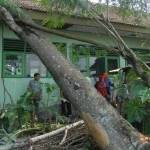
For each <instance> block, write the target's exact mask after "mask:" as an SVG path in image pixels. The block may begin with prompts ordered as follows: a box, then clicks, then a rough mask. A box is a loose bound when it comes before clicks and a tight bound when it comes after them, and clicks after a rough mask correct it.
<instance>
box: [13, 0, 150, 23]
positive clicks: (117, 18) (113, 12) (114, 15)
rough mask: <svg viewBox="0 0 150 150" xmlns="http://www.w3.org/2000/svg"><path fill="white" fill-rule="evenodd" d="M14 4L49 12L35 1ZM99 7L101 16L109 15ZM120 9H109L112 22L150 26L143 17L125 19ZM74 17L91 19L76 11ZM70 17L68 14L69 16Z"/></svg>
mask: <svg viewBox="0 0 150 150" xmlns="http://www.w3.org/2000/svg"><path fill="white" fill-rule="evenodd" d="M12 1H14V2H16V3H17V5H18V6H19V7H22V8H25V9H28V10H33V11H40V12H47V10H46V9H45V8H44V7H43V6H40V5H39V3H36V2H35V1H34V0H12ZM98 7H101V5H99V6H98ZM98 7H97V6H95V8H96V9H98V11H99V13H100V14H102V13H103V14H104V15H106V14H107V10H106V9H102V8H98ZM119 11H120V10H119V9H117V8H116V7H111V8H110V9H109V17H110V20H111V21H113V22H118V23H124V24H132V25H142V26H149V25H150V24H149V23H150V17H148V16H147V17H143V18H142V19H139V17H133V16H127V17H123V16H121V15H120V13H119ZM54 12H57V13H58V12H59V13H60V14H61V13H62V14H63V13H64V12H61V11H58V10H54ZM70 14H71V15H72V16H77V17H85V18H91V17H89V14H88V13H83V12H78V13H76V12H75V11H73V12H72V13H70ZM67 15H68V14H67Z"/></svg>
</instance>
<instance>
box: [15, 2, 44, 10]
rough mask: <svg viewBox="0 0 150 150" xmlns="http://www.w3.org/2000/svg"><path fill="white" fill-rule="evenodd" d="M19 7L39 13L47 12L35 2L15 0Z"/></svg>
mask: <svg viewBox="0 0 150 150" xmlns="http://www.w3.org/2000/svg"><path fill="white" fill-rule="evenodd" d="M13 1H14V2H15V3H16V4H17V5H18V6H19V7H22V8H25V9H30V10H37V11H46V10H45V9H44V8H43V7H42V6H40V5H39V4H38V3H35V2H34V1H33V0H13Z"/></svg>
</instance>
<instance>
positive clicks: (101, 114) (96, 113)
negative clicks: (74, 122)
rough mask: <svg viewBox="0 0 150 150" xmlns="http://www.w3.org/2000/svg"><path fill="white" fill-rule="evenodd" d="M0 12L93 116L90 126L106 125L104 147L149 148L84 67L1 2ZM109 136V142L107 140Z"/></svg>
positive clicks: (73, 100) (112, 149)
mask: <svg viewBox="0 0 150 150" xmlns="http://www.w3.org/2000/svg"><path fill="white" fill-rule="evenodd" d="M0 14H1V17H2V19H3V20H4V22H5V23H6V24H7V25H8V26H9V27H10V28H11V30H13V31H14V32H15V33H16V34H17V35H18V36H19V37H20V38H21V39H23V40H24V41H26V42H27V43H28V44H29V45H30V46H31V48H32V50H33V52H34V53H36V54H37V55H38V56H39V57H40V59H41V60H42V62H43V63H44V64H45V66H46V67H47V69H48V70H49V71H50V72H51V74H52V76H53V78H54V79H55V81H56V83H57V84H58V85H59V87H60V88H61V89H62V91H63V93H64V94H65V95H66V96H67V98H68V100H69V101H70V102H71V103H72V104H73V105H74V107H75V108H76V109H77V110H78V111H79V113H80V114H81V116H82V114H88V115H84V116H85V117H83V116H82V117H83V119H84V120H85V122H87V124H89V120H92V122H93V124H90V129H91V128H93V129H96V128H97V125H102V127H103V129H104V130H105V131H106V133H107V135H106V136H102V137H101V138H107V137H108V138H109V139H104V142H105V143H106V145H104V147H102V148H104V149H106V150H146V147H147V150H148V149H150V145H149V143H147V142H146V141H142V140H141V137H144V136H143V135H142V134H140V133H139V132H138V131H136V130H135V129H134V128H133V127H132V126H131V125H130V124H129V123H128V122H127V121H126V120H125V119H123V118H122V117H121V116H120V115H119V114H118V113H117V112H116V111H115V110H114V108H113V107H112V106H111V105H110V104H108V103H107V101H106V100H105V99H104V98H103V97H102V96H101V95H99V94H98V93H97V91H96V90H95V89H94V88H93V87H92V86H91V85H90V83H89V82H88V81H87V80H86V79H85V78H84V77H83V75H82V74H81V73H80V71H78V70H76V69H75V67H74V66H73V65H72V64H71V63H69V62H68V61H67V60H66V59H65V58H64V57H63V56H62V54H61V53H60V52H59V51H57V49H56V47H55V46H54V45H53V44H52V43H51V42H50V41H47V39H46V38H44V37H41V35H40V34H39V32H38V31H37V30H32V29H30V28H25V27H21V26H19V25H17V24H16V22H15V21H14V19H13V17H12V16H11V14H10V13H9V12H8V11H7V10H6V9H5V8H3V7H1V6H0ZM89 116H90V117H89ZM86 118H87V119H86ZM91 118H92V119H91ZM92 126H96V127H92ZM98 130H99V127H98ZM92 131H93V130H92ZM94 131H96V130H94ZM91 134H92V135H93V137H95V138H97V137H99V134H98V135H97V132H96V133H91ZM108 140H109V143H108V142H106V141H108ZM101 141H103V140H101ZM97 142H98V141H97ZM105 143H104V144H105ZM102 144H103V143H102Z"/></svg>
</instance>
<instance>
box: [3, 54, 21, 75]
mask: <svg viewBox="0 0 150 150" xmlns="http://www.w3.org/2000/svg"><path fill="white" fill-rule="evenodd" d="M23 68H24V66H23V55H22V54H21V53H5V54H4V55H3V76H5V77H21V76H22V75H23Z"/></svg>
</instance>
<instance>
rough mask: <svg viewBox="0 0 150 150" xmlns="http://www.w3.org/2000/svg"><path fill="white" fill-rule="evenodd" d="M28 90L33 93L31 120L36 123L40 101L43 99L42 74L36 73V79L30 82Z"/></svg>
mask: <svg viewBox="0 0 150 150" xmlns="http://www.w3.org/2000/svg"><path fill="white" fill-rule="evenodd" d="M28 90H29V91H30V92H31V93H32V97H31V104H32V106H31V107H32V109H31V122H32V123H33V124H34V121H35V119H38V113H39V102H40V100H41V99H42V88H41V84H40V74H39V73H35V74H34V79H33V80H31V81H30V82H29V85H28Z"/></svg>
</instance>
